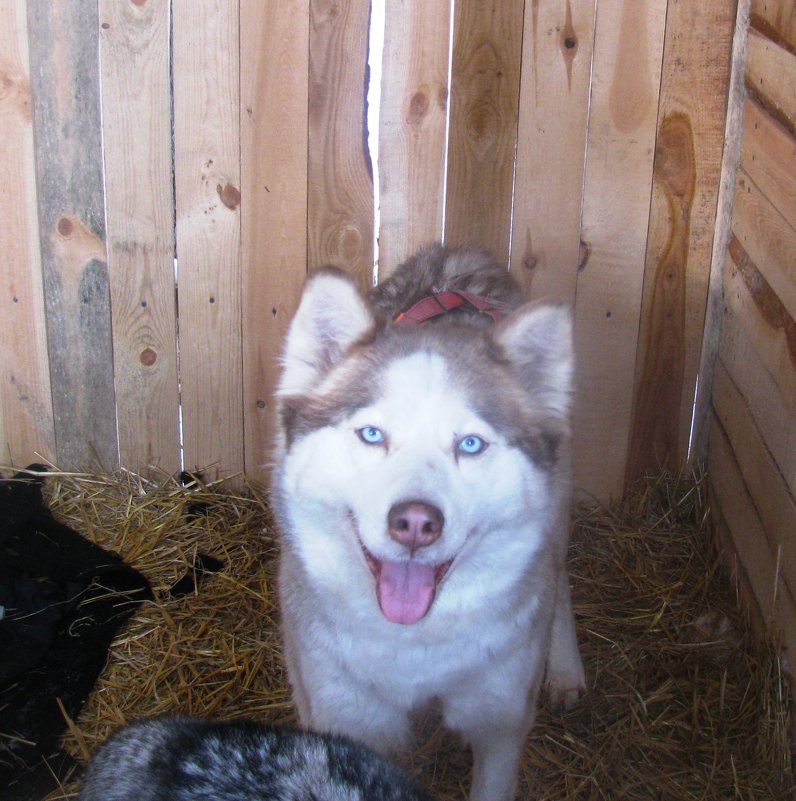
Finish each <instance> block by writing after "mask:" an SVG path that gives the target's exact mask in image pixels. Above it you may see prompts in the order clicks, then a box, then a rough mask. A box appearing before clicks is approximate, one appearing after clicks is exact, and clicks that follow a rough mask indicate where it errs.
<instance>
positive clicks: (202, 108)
mask: <svg viewBox="0 0 796 801" xmlns="http://www.w3.org/2000/svg"><path fill="white" fill-rule="evenodd" d="M172 8H173V24H172V31H173V34H172V35H173V65H174V66H173V69H174V152H175V164H174V180H175V202H176V240H177V255H178V259H179V282H178V291H179V333H180V390H181V392H180V398H181V402H182V421H183V447H184V465H185V468H186V469H188V470H195V469H197V468H203V467H207V466H208V465H211V464H215V465H216V469H217V472H220V473H221V474H222V475H226V474H229V473H231V472H234V473H237V472H240V471H242V470H243V397H242V396H243V390H242V382H243V372H242V342H241V259H240V203H241V190H240V185H241V184H240V87H239V82H238V81H239V76H240V70H239V41H238V38H239V19H238V3H237V0H213V2H204V3H202V4H200V5H195V4H194V3H192V2H190V0H174V3H173V6H172Z"/></svg>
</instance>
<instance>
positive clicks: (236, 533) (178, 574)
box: [45, 472, 796, 801]
mask: <svg viewBox="0 0 796 801" xmlns="http://www.w3.org/2000/svg"><path fill="white" fill-rule="evenodd" d="M239 483H240V482H239ZM703 490H704V481H703V480H702V479H700V478H696V477H688V478H686V479H683V478H677V477H672V476H659V477H657V478H655V479H652V480H649V481H647V482H645V483H644V484H643V485H642V487H641V488H640V490H639V492H638V493H637V494H636V495H634V496H633V497H632V498H631V499H630V500H629V501H628V502H626V503H625V504H623V505H622V506H621V507H618V508H616V509H613V510H605V509H590V510H583V511H581V512H579V513H578V515H577V516H576V521H575V524H574V526H573V536H572V545H571V548H570V571H571V579H572V586H573V593H574V598H573V600H574V606H575V612H576V616H577V620H578V631H579V637H580V641H581V647H582V651H583V656H584V662H585V664H586V669H587V673H588V679H589V684H590V691H589V693H588V695H587V696H586V698H584V699H583V701H582V702H581V703H580V704H579V705H578V706H577V707H576V708H575V709H573V710H571V711H570V712H567V713H557V712H555V711H553V710H551V709H550V708H549V707H548V706H547V705H546V704H544V703H543V704H542V707H541V709H540V713H539V716H538V720H537V725H536V727H535V728H534V730H533V732H532V733H531V735H530V737H529V738H528V742H527V746H526V751H525V761H524V763H523V767H522V775H521V794H520V797H521V798H523V799H534V801H563V799H568V800H569V799H578V800H582V801H587V800H589V801H591V799H594V800H595V801H596V800H598V799H614V798H622V799H626V800H627V801H635V800H636V799H638V801H647V800H648V799H649V800H651V799H655V801H686V799H689V800H690V799H699V800H700V801H701V800H704V801H709V800H715V801H726V800H727V799H739V800H742V801H753V800H754V799H764V798H765V799H772V801H776V800H777V799H781V800H782V801H785V799H791V798H793V797H795V794H796V778H795V777H794V767H793V761H792V743H791V740H790V737H789V731H790V708H791V706H790V697H789V690H788V688H789V686H790V685H789V683H788V680H787V677H785V676H783V675H782V670H781V666H780V660H779V658H778V652H777V649H776V648H775V647H774V646H772V645H771V644H767V643H759V642H756V641H755V639H754V638H753V636H752V634H751V633H750V629H749V627H748V625H747V624H746V622H745V619H744V616H743V614H742V613H741V612H740V611H739V609H738V606H737V603H736V599H735V597H734V595H733V592H732V589H731V587H730V586H729V584H728V583H727V581H726V579H725V577H724V573H723V570H722V568H721V562H720V560H719V558H718V554H717V549H716V547H715V545H714V544H713V540H712V537H711V535H710V533H709V527H708V525H707V522H706V520H707V510H706V504H705V499H704V494H703ZM48 499H49V502H50V505H51V508H52V509H53V511H54V513H55V514H56V515H57V516H58V517H59V518H60V519H61V520H63V521H64V522H66V523H67V524H68V525H70V526H72V527H73V528H75V529H76V530H78V531H80V532H81V533H83V534H85V535H86V536H87V537H89V538H90V539H92V540H93V541H95V542H97V543H98V544H100V545H102V546H103V547H106V548H109V549H112V550H114V551H116V552H117V553H119V554H120V555H121V556H122V557H123V558H124V559H125V560H126V561H127V562H129V563H130V564H131V565H132V566H133V567H135V568H136V569H138V570H139V571H140V572H141V573H143V574H144V575H145V576H146V577H147V578H148V579H149V581H150V582H151V584H152V587H153V590H154V592H155V597H156V600H155V602H153V603H148V604H145V605H143V606H142V607H140V608H139V610H138V612H137V614H136V615H135V616H134V617H133V618H132V619H131V621H130V622H129V624H128V625H127V626H126V627H125V629H124V630H123V631H122V632H120V634H119V636H118V637H117V638H116V640H115V641H114V643H113V645H112V648H111V652H110V655H109V659H108V664H107V667H106V669H105V671H104V673H103V674H102V676H101V678H100V680H99V682H98V684H97V686H96V688H95V690H94V692H93V693H92V695H91V697H90V699H89V701H88V703H87V704H86V706H85V708H84V709H83V711H82V713H81V715H80V717H79V719H78V720H76V721H70V731H69V732H68V734H67V735H66V736H65V737H64V740H63V746H64V748H65V749H67V750H68V751H69V752H70V753H71V754H72V755H73V756H75V757H76V758H78V759H79V760H81V761H84V760H85V759H86V757H87V756H88V754H89V753H90V752H91V751H93V750H94V749H95V748H96V747H97V746H98V745H99V743H100V742H101V741H102V740H104V738H105V737H106V736H107V735H108V733H109V732H110V731H111V730H112V729H114V728H116V727H117V726H119V725H121V724H123V723H125V722H127V721H130V720H133V719H136V718H140V717H144V716H149V715H153V714H158V713H163V712H175V711H180V712H184V713H189V714H193V715H214V716H220V717H239V716H253V717H256V718H260V719H263V720H267V721H270V722H276V723H282V722H291V721H292V720H293V719H294V715H293V709H292V707H291V704H290V698H289V691H288V688H287V684H286V678H285V673H284V667H283V664H282V660H281V655H280V643H279V637H278V630H277V622H276V615H277V610H276V597H275V565H276V545H275V541H274V534H273V529H272V522H271V516H270V512H269V509H268V504H267V499H266V496H265V494H264V493H263V492H262V490H261V489H259V488H257V487H255V486H248V485H247V486H246V488H245V491H234V490H232V489H231V488H230V486H229V485H224V484H221V483H215V484H204V483H202V482H201V481H199V480H196V481H194V482H189V486H184V485H183V484H182V483H181V482H180V481H178V480H176V479H172V478H166V479H164V480H162V481H160V482H153V481H149V480H145V479H143V478H141V477H139V476H136V475H133V474H130V473H126V472H125V473H122V474H120V475H115V476H85V475H80V476H76V475H68V474H56V475H53V476H52V478H51V479H49V480H48ZM198 553H203V554H209V555H211V556H214V557H216V558H217V559H219V560H221V561H222V562H223V563H224V567H223V569H222V570H221V571H220V572H218V573H214V574H207V575H204V574H202V575H201V577H200V580H199V582H198V586H197V587H196V590H195V591H194V592H191V593H189V594H188V595H187V596H183V597H176V598H175V597H172V596H171V595H170V593H169V589H170V588H171V587H173V586H174V584H175V583H177V582H178V581H179V579H180V578H182V577H183V576H184V575H186V573H190V571H191V570H192V569H193V566H194V564H195V560H196V555H197V554H198ZM435 721H436V718H435V717H434V716H433V714H432V715H430V716H427V717H426V718H425V720H423V721H421V722H420V724H419V729H420V736H419V742H418V747H417V749H416V750H415V752H414V753H413V754H412V755H411V757H410V758H409V759H408V762H407V764H408V766H409V768H410V769H411V770H412V771H413V772H415V773H416V774H417V775H418V776H419V777H420V779H421V781H423V782H424V783H425V784H426V785H427V786H428V788H429V789H430V790H431V791H432V792H433V793H434V795H435V796H436V797H437V798H439V799H441V801H452V799H462V798H464V797H465V795H466V788H467V786H468V784H469V759H468V755H467V753H466V751H465V749H463V747H462V746H461V745H460V744H459V743H458V741H457V740H456V738H454V737H452V736H451V735H449V734H447V733H445V732H443V731H442V730H441V729H439V727H438V726H437V725H436V722H435ZM76 790H77V785H76V783H74V782H73V783H71V784H69V785H67V786H65V787H63V788H62V790H61V791H59V792H56V793H52V794H50V795H49V796H48V798H47V799H46V800H45V801H60V800H61V799H69V798H74V797H75V794H76Z"/></svg>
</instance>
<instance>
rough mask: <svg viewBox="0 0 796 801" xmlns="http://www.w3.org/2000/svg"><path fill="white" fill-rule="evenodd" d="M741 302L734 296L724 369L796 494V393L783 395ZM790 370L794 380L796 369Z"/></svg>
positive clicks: (725, 330) (725, 331) (727, 321)
mask: <svg viewBox="0 0 796 801" xmlns="http://www.w3.org/2000/svg"><path fill="white" fill-rule="evenodd" d="M737 305H738V301H736V300H735V298H734V297H733V298H731V300H730V302H728V308H727V313H726V314H725V316H724V326H723V331H722V341H721V349H720V351H719V358H720V365H721V369H723V370H725V371H726V372H727V374H728V375H729V376H730V378H731V380H732V381H733V383H734V384H735V386H737V388H738V391H739V392H740V393H741V395H742V396H743V397H744V398H745V399H746V403H747V405H748V407H749V409H750V413H751V414H752V416H753V418H754V420H755V424H756V426H757V427H758V428H759V430H760V433H761V435H762V437H763V439H764V440H765V442H766V443H767V446H768V448H769V450H770V451H771V455H772V458H773V459H774V461H775V462H776V464H777V466H778V468H779V471H780V473H781V474H782V476H783V477H784V479H785V482H786V483H787V485H788V487H789V488H790V491H791V492H792V493H793V494H794V495H796V411H794V405H795V404H796V395H791V396H788V395H786V394H783V391H782V390H781V389H780V386H779V383H780V382H779V381H778V380H777V379H778V376H775V375H772V373H771V372H770V368H769V366H768V364H767V360H765V359H763V358H762V357H761V356H760V355H759V354H758V353H757V352H756V350H755V339H756V332H755V331H754V330H752V331H750V330H748V329H747V323H748V322H749V321H748V320H745V319H743V317H742V312H740V311H739V310H738V308H736V307H737ZM789 371H790V373H791V381H792V378H793V368H792V367H791V368H789Z"/></svg>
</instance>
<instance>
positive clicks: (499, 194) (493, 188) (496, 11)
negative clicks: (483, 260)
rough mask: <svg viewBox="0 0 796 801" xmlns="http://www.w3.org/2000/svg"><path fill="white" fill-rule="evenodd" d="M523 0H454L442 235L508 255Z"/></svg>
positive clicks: (499, 257) (460, 243)
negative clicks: (475, 0)
mask: <svg viewBox="0 0 796 801" xmlns="http://www.w3.org/2000/svg"><path fill="white" fill-rule="evenodd" d="M524 5H525V4H524V3H523V2H522V0H505V2H485V3H456V4H455V7H454V9H455V14H454V28H453V53H452V75H451V100H450V103H451V108H450V134H449V143H448V175H447V190H446V203H445V241H446V242H447V243H449V244H451V245H453V246H457V247H460V246H471V247H479V248H485V249H486V250H488V251H489V252H490V253H492V255H493V256H494V257H495V258H496V259H497V260H498V261H499V262H502V263H503V264H507V263H508V258H509V244H510V233H511V210H512V194H513V181H514V156H515V149H516V141H517V125H518V105H517V104H518V99H519V91H520V63H521V62H520V57H521V52H522V30H523V24H522V21H523V8H524Z"/></svg>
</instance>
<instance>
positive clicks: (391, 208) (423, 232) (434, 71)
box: [379, 0, 450, 279]
mask: <svg viewBox="0 0 796 801" xmlns="http://www.w3.org/2000/svg"><path fill="white" fill-rule="evenodd" d="M385 17H386V25H385V35H384V57H383V70H382V87H381V88H382V95H381V121H380V130H379V200H380V213H381V224H380V228H379V278H380V279H381V278H385V277H386V276H387V275H389V274H390V272H391V271H392V270H394V269H395V267H397V266H398V265H399V264H400V263H401V262H402V261H403V260H404V259H406V258H407V257H408V256H410V255H411V254H412V253H414V252H415V251H416V250H417V249H418V248H419V247H421V246H422V245H424V244H427V243H428V242H432V241H435V240H439V239H442V216H443V207H444V188H445V136H446V128H447V109H448V54H449V53H448V51H449V44H450V0H428V2H424V3H412V2H408V0H386V10H385Z"/></svg>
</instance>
